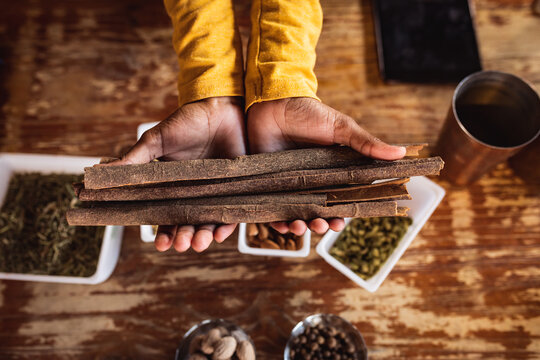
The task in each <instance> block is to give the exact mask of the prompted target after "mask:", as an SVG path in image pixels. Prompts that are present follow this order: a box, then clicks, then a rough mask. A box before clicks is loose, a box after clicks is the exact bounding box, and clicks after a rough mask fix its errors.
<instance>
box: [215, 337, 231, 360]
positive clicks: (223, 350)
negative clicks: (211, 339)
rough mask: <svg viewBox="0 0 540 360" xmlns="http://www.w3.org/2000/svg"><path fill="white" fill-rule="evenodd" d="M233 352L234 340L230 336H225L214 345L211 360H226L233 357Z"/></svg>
mask: <svg viewBox="0 0 540 360" xmlns="http://www.w3.org/2000/svg"><path fill="white" fill-rule="evenodd" d="M235 350H236V339H235V338H234V337H232V336H225V337H223V338H221V339H219V340H218V341H217V343H216V344H215V346H214V353H213V354H212V360H227V359H229V358H230V357H231V356H233V354H234V351H235Z"/></svg>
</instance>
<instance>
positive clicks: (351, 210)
mask: <svg viewBox="0 0 540 360" xmlns="http://www.w3.org/2000/svg"><path fill="white" fill-rule="evenodd" d="M396 215H398V208H397V203H396V202H395V201H380V202H378V201H374V202H359V203H350V204H343V205H332V206H320V205H312V204H289V205H287V204H262V205H222V206H220V205H218V206H205V205H204V206H198V205H178V204H177V201H176V200H168V201H149V202H134V203H133V202H129V203H128V202H106V203H94V204H91V206H89V207H86V208H78V209H70V210H69V211H68V212H67V215H66V217H67V220H68V223H69V224H70V225H85V226H97V225H126V226H127V225H144V224H152V225H170V224H192V225H200V224H233V223H238V222H246V223H267V222H274V221H292V220H296V219H302V220H312V219H315V218H319V217H321V218H334V217H373V216H396Z"/></svg>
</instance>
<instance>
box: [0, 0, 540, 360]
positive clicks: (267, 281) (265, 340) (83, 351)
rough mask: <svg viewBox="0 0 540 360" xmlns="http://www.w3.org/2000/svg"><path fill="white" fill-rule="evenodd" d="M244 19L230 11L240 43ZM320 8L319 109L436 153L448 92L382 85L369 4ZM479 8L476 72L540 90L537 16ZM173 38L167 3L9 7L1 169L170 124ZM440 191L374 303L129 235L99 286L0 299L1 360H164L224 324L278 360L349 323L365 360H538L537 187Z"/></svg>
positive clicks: (1, 285)
mask: <svg viewBox="0 0 540 360" xmlns="http://www.w3.org/2000/svg"><path fill="white" fill-rule="evenodd" d="M248 3H249V2H248V1H243V2H241V3H240V4H239V6H238V9H237V10H238V12H239V23H240V25H241V26H242V33H243V34H244V38H245V35H246V34H247V26H248V25H249V24H248V22H249V20H248V13H249V4H248ZM322 5H323V8H324V13H325V19H324V30H323V33H322V36H321V39H320V43H319V47H318V54H319V57H318V63H317V69H316V71H317V74H318V77H319V81H320V95H321V97H322V99H323V100H324V101H325V102H326V103H328V104H329V105H331V106H333V107H335V108H337V109H339V110H341V111H343V112H345V113H347V114H349V115H352V116H353V117H355V118H357V119H358V120H359V121H360V122H361V123H362V124H363V125H364V126H365V127H366V128H367V129H369V130H370V131H372V132H373V133H375V134H376V135H378V136H380V137H381V138H383V139H385V140H388V141H390V142H419V141H427V142H430V143H434V142H435V141H436V139H437V134H438V131H439V129H440V128H441V125H442V121H443V119H444V117H445V114H446V111H447V109H448V106H449V102H450V98H451V95H452V91H453V87H454V85H442V86H441V85H385V84H384V83H382V82H381V80H380V79H379V76H378V71H377V66H376V52H375V45H374V37H373V23H372V19H371V12H370V11H371V9H370V6H369V3H368V2H367V1H364V0H362V1H355V0H325V1H322ZM473 5H474V8H475V9H476V23H477V28H478V37H479V42H480V50H481V56H482V59H483V65H484V67H485V69H497V70H503V71H508V72H512V73H514V74H517V75H520V76H523V77H524V78H526V79H528V80H529V81H530V82H532V83H533V84H535V85H536V86H537V87H540V18H539V17H535V16H533V15H532V13H531V11H530V1H528V0H481V1H475V2H474V3H473ZM170 36H171V29H170V23H169V20H168V18H167V16H166V14H165V12H164V10H163V8H162V5H161V2H160V1H153V2H150V1H143V0H136V1H133V0H124V1H120V0H116V1H106V0H92V1H90V0H81V1H65V0H64V1H62V0H48V1H45V0H36V1H17V2H15V1H11V2H7V1H6V2H4V3H3V4H2V6H1V10H0V52H1V54H2V55H1V59H2V61H3V63H2V65H1V66H2V68H1V69H3V70H2V73H1V74H0V87H1V90H0V105H1V106H2V107H1V113H0V119H1V121H0V151H2V152H33V153H61V154H73V155H75V154H77V155H111V154H119V153H121V152H122V151H123V150H124V149H125V148H126V147H128V146H130V145H131V144H132V143H133V142H134V140H135V130H136V127H137V125H138V124H139V123H142V122H146V121H156V120H160V119H162V118H163V117H164V116H166V115H167V114H168V113H169V112H171V111H172V110H173V109H174V108H175V104H176V95H175V91H176V90H175V86H176V85H175V74H176V71H177V69H176V60H175V54H174V53H173V50H172V47H171V45H170V43H171V41H170ZM6 66H7V69H6ZM438 182H439V183H440V184H441V185H442V186H443V187H444V188H446V190H447V196H446V197H445V199H444V200H443V202H442V204H441V205H440V206H439V208H438V209H437V210H436V212H435V213H434V214H433V216H432V218H431V219H430V221H429V222H428V223H427V225H426V226H425V228H424V229H423V230H422V232H421V233H420V235H419V236H418V238H417V239H416V240H415V241H414V243H413V244H412V246H411V247H410V248H409V249H408V251H407V252H406V253H405V255H404V256H403V257H402V259H401V260H400V261H399V263H398V265H397V266H396V267H395V268H394V270H393V271H392V273H391V274H390V276H389V277H388V279H387V280H386V281H385V282H384V283H383V285H382V287H381V288H380V289H379V290H378V291H377V292H376V293H374V294H370V293H368V292H366V291H365V290H363V289H361V288H359V287H357V286H355V284H354V283H353V282H351V281H349V280H348V279H347V278H345V277H344V276H342V275H341V274H340V273H338V272H337V271H335V270H334V269H333V268H331V267H330V266H329V265H327V264H326V263H325V262H324V261H323V260H322V259H321V258H319V257H318V256H317V255H315V253H314V251H312V253H311V255H310V256H309V257H308V258H306V259H276V258H261V257H255V256H247V255H241V254H239V253H238V251H237V250H236V239H235V238H234V237H233V238H231V239H229V240H227V241H226V242H225V243H224V244H222V245H219V246H218V245H215V244H214V245H212V247H211V248H210V250H208V251H206V252H204V253H202V254H196V253H194V252H192V251H190V252H188V253H186V254H177V253H174V252H168V253H165V254H161V253H158V252H157V251H155V250H154V248H153V245H152V244H144V243H142V242H141V241H140V240H139V230H138V228H128V229H126V232H125V236H124V241H123V245H122V252H121V256H120V260H119V262H118V266H117V268H116V270H115V272H114V273H113V275H112V277H111V278H110V279H109V280H108V281H107V282H105V283H103V284H101V285H96V286H82V285H60V284H45V283H24V282H14V281H0V358H2V359H6V358H17V359H19V358H77V359H85V358H93V359H95V358H100V359H124V358H140V359H143V358H144V359H161V358H162V359H170V358H172V356H173V354H174V351H175V348H176V346H177V344H178V342H179V340H180V338H181V337H182V335H183V334H184V332H185V331H186V330H187V329H188V328H190V327H191V326H192V325H194V324H195V323H197V322H199V321H201V320H203V319H208V318H218V317H223V318H226V319H229V320H232V321H234V322H236V323H237V324H239V325H241V326H242V327H243V328H244V329H245V330H246V331H247V332H248V333H249V334H250V335H251V336H252V337H253V339H254V341H255V343H256V346H257V351H258V355H259V359H279V358H280V357H281V354H282V352H283V348H284V346H285V343H286V341H287V338H288V335H289V332H290V331H291V329H292V327H293V326H294V325H295V324H296V323H297V322H298V321H300V320H301V319H302V318H304V317H305V316H307V315H309V314H313V313H319V312H327V313H334V314H338V315H340V316H342V317H344V318H346V319H348V320H350V321H351V322H353V323H354V324H355V325H356V326H357V327H358V329H359V330H360V331H361V332H362V334H363V335H364V337H365V340H366V342H367V345H368V348H369V351H370V358H371V359H435V358H436V359H487V358H497V359H502V358H504V359H533V358H536V359H538V358H540V268H539V266H538V264H539V263H540V182H538V181H537V182H536V183H525V182H524V181H523V180H521V179H520V178H519V177H517V176H516V175H515V174H514V173H513V171H512V170H511V169H510V168H508V167H507V165H506V164H502V165H500V166H499V167H498V168H497V169H496V170H495V171H493V172H492V173H490V174H489V175H487V176H485V177H484V178H483V179H481V181H479V182H478V183H477V184H476V185H473V186H470V187H467V188H458V187H453V186H450V185H449V184H448V183H445V182H442V181H438ZM314 243H316V241H314Z"/></svg>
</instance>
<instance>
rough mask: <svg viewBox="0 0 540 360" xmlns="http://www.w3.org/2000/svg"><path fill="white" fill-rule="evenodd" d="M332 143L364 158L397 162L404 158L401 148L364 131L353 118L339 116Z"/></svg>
mask: <svg viewBox="0 0 540 360" xmlns="http://www.w3.org/2000/svg"><path fill="white" fill-rule="evenodd" d="M334 141H335V142H336V143H338V144H342V145H347V146H349V147H351V148H353V149H354V150H356V151H358V152H359V153H361V154H364V155H366V156H369V157H372V158H375V159H382V160H397V159H401V158H402V157H404V156H405V153H406V149H405V148H404V147H403V146H393V145H389V144H387V143H385V142H383V141H381V140H379V139H377V138H376V137H375V136H373V135H371V134H370V133H369V132H367V131H366V130H364V129H363V128H362V127H361V126H360V125H358V124H357V123H356V121H354V119H353V118H350V117H348V116H345V115H343V114H340V115H339V116H338V117H337V118H336V120H335V121H334Z"/></svg>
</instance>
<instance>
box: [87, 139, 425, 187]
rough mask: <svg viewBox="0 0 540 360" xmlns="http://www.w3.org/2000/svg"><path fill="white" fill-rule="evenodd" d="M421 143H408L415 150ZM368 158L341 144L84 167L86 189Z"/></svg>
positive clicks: (356, 162)
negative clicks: (218, 157) (232, 156)
mask: <svg viewBox="0 0 540 360" xmlns="http://www.w3.org/2000/svg"><path fill="white" fill-rule="evenodd" d="M422 146H423V145H421V144H413V145H409V146H408V147H407V148H410V151H409V153H417V152H418V148H419V147H420V148H421V147H422ZM369 161H370V159H369V158H367V157H365V156H363V155H361V154H360V153H358V152H356V151H355V150H353V149H351V148H349V147H344V146H328V147H321V148H311V149H298V150H288V151H280V152H274V153H263V154H254V155H245V156H239V157H237V158H235V159H197V160H182V161H153V162H150V163H147V164H136V165H121V166H99V165H98V166H94V167H87V168H85V174H84V184H85V188H86V189H104V188H112V187H120V186H128V185H143V184H155V183H163V182H172V181H184V180H203V179H222V178H232V177H242V176H251V175H260V174H269V173H279V172H285V171H297V170H310V169H323V168H338V167H345V166H353V165H359V164H364V163H366V162H369Z"/></svg>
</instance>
